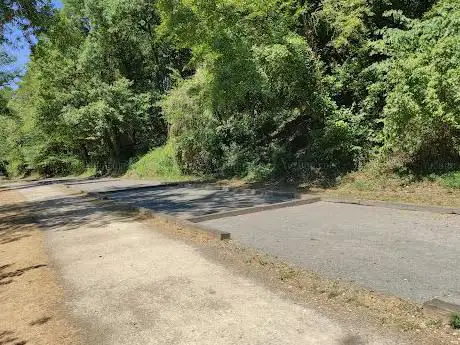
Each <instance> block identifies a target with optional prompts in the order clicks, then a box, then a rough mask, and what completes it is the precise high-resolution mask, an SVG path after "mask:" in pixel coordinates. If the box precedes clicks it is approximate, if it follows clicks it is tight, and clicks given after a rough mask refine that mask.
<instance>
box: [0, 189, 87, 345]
mask: <svg viewBox="0 0 460 345" xmlns="http://www.w3.org/2000/svg"><path fill="white" fill-rule="evenodd" d="M22 201H23V200H22V199H21V198H20V196H19V194H18V193H16V192H13V191H1V192H0V206H2V205H7V204H12V203H18V202H22ZM18 219H22V221H21V222H19V221H18ZM23 219H24V218H22V217H19V215H17V214H14V213H11V212H2V213H1V214H0V300H1V306H2V308H1V313H0V344H8V345H24V344H43V345H58V344H59V345H70V344H79V342H78V341H77V336H76V332H75V330H74V328H73V327H72V326H71V325H70V324H69V322H68V321H67V320H66V319H65V317H64V315H63V312H62V311H61V308H60V304H61V303H62V297H63V296H62V290H61V289H60V288H59V287H58V285H57V284H56V279H55V278H56V277H55V276H54V273H53V272H52V270H51V269H50V268H49V266H48V265H49V262H48V258H47V256H46V254H45V250H44V246H43V238H42V234H41V233H40V231H39V230H37V229H36V228H35V226H34V225H33V223H32V222H27V223H25V222H24V221H23Z"/></svg>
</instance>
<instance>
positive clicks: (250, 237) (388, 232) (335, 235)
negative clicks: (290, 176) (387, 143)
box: [203, 202, 460, 304]
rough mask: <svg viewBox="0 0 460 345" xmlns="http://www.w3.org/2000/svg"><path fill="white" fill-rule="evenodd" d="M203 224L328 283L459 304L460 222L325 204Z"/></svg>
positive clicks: (428, 215)
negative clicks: (334, 281) (337, 280)
mask: <svg viewBox="0 0 460 345" xmlns="http://www.w3.org/2000/svg"><path fill="white" fill-rule="evenodd" d="M203 224H205V225H208V226H211V227H214V228H217V229H220V230H225V231H228V232H231V234H232V238H233V239H235V240H238V241H240V242H242V243H244V244H246V245H249V246H251V247H255V248H258V249H261V250H263V251H265V252H268V253H271V254H273V255H277V256H280V257H282V258H285V259H286V260H288V261H289V262H293V263H295V264H299V265H302V266H303V267H306V268H308V269H311V270H313V271H315V272H318V273H320V274H322V275H324V276H326V277H329V278H341V279H344V280H347V281H355V282H357V283H358V284H360V285H362V286H364V287H368V288H371V289H375V290H377V291H383V292H387V293H390V294H393V295H396V296H400V297H403V298H408V299H410V300H412V301H416V302H424V301H427V300H430V299H432V298H434V297H439V298H441V299H442V300H445V301H449V302H451V303H457V304H460V265H459V264H458V260H459V258H460V236H459V234H460V217H459V216H455V215H441V214H435V213H425V212H414V211H402V210H395V209H386V208H380V207H366V206H357V205H346V204H333V203H325V202H319V203H315V204H310V205H305V206H297V207H291V208H285V209H278V210H272V211H265V212H260V213H254V214H249V215H242V216H236V217H229V218H222V219H217V220H212V221H207V222H204V223H203Z"/></svg>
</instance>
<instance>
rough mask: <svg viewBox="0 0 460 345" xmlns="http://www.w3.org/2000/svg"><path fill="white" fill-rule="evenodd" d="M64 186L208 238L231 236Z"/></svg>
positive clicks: (226, 238) (80, 193)
mask: <svg viewBox="0 0 460 345" xmlns="http://www.w3.org/2000/svg"><path fill="white" fill-rule="evenodd" d="M65 187H66V188H67V189H70V190H73V191H75V192H76V193H78V194H79V195H85V196H87V197H90V198H95V199H98V200H103V201H110V204H111V205H114V206H117V207H122V208H123V209H124V211H128V212H131V213H134V214H135V215H138V216H140V217H142V218H147V219H157V220H160V221H163V222H165V223H168V224H173V225H175V226H178V227H181V228H183V229H185V230H188V231H191V232H196V233H201V234H204V235H206V236H207V237H209V238H213V239H217V240H229V239H230V238H231V234H230V233H229V232H226V231H221V230H217V229H214V228H211V227H208V226H204V225H201V224H196V223H193V222H190V221H188V220H186V219H180V218H177V217H174V216H171V215H169V214H165V213H161V212H155V211H153V210H150V209H148V208H145V207H136V206H133V205H131V204H127V203H124V202H121V201H118V200H112V199H110V198H109V197H107V196H104V195H101V194H100V193H96V192H86V191H83V190H79V189H76V188H74V187H71V186H67V185H65Z"/></svg>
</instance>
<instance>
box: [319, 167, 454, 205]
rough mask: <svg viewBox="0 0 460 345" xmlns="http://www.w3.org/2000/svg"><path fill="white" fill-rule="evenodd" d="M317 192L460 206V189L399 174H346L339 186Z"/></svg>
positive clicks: (332, 195) (336, 195)
mask: <svg viewBox="0 0 460 345" xmlns="http://www.w3.org/2000/svg"><path fill="white" fill-rule="evenodd" d="M314 191H316V192H322V193H324V194H325V195H326V196H329V197H346V198H359V199H368V200H384V201H398V202H407V203H414V204H425V205H438V206H450V207H460V189H455V188H448V187H443V186H442V184H441V183H440V181H439V180H437V179H432V180H429V179H425V180H421V181H407V180H404V179H401V178H397V177H389V176H384V175H382V176H377V175H375V174H372V173H368V172H356V173H352V174H350V175H348V176H346V177H345V178H344V179H343V180H342V182H341V184H340V185H339V186H338V187H336V188H330V189H316V190H314Z"/></svg>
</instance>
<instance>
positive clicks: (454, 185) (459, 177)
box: [439, 171, 460, 189]
mask: <svg viewBox="0 0 460 345" xmlns="http://www.w3.org/2000/svg"><path fill="white" fill-rule="evenodd" d="M439 183H440V184H441V186H443V187H446V188H450V189H460V171H456V172H451V173H449V174H446V175H443V176H441V177H440V178H439Z"/></svg>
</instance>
